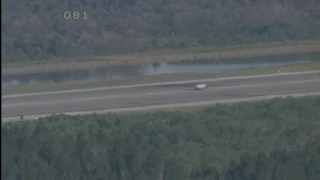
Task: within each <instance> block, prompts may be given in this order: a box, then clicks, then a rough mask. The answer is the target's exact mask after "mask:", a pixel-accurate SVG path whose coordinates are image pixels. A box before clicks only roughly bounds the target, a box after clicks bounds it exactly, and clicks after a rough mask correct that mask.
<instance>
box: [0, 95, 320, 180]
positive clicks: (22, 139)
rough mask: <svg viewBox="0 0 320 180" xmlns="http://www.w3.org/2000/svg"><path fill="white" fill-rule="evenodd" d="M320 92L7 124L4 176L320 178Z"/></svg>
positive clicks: (15, 179)
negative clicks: (311, 94)
mask: <svg viewBox="0 0 320 180" xmlns="http://www.w3.org/2000/svg"><path fill="white" fill-rule="evenodd" d="M319 109H320V97H319V96H314V97H306V98H300V99H295V98H289V97H288V98H277V99H273V100H268V101H257V102H247V103H237V104H233V105H227V104H216V105H215V106H212V107H208V108H203V109H198V110H179V111H156V112H140V113H128V114H127V113H125V114H107V115H97V114H92V115H85V116H67V115H55V116H52V117H47V118H43V119H40V120H38V121H25V122H16V123H6V124H3V125H2V128H1V131H2V135H1V138H2V141H1V145H2V148H1V150H2V151H1V157H2V159H1V165H2V169H1V170H2V173H1V177H2V179H4V180H43V179H46V180H70V179H79V180H93V179H94V180H102V179H103V180H104V179H108V180H121V179H123V180H150V179H154V180H176V179H179V180H180V179H181V180H182V179H183V180H189V179H190V180H200V179H201V180H202V179H205V180H209V179H210V180H215V179H216V180H218V179H219V180H243V179H246V180H256V179H259V180H271V179H272V180H287V179H290V180H302V179H304V180H318V179H320V131H319V128H320V111H319Z"/></svg>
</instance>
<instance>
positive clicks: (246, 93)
mask: <svg viewBox="0 0 320 180" xmlns="http://www.w3.org/2000/svg"><path fill="white" fill-rule="evenodd" d="M202 82H205V83H207V84H208V88H207V89H205V90H202V91H195V90H194V89H193V87H194V85H196V84H197V83H202ZM299 93H300V94H301V93H320V72H313V73H298V74H292V73H290V74H277V75H271V76H252V77H242V78H222V79H213V80H197V81H185V82H176V83H161V84H153V85H140V86H128V87H119V88H118V87H115V88H100V89H93V90H79V91H66V92H55V93H39V94H28V95H12V96H2V121H4V120H6V119H7V120H9V119H12V118H19V116H20V115H24V116H28V115H44V114H53V113H69V112H81V111H99V110H112V109H124V108H125V109H130V108H137V107H139V108H142V109H143V108H147V107H151V106H159V105H160V106H166V105H170V104H186V103H189V104H190V103H195V102H215V101H219V100H232V99H241V98H254V97H262V96H271V95H272V96H281V95H286V94H299Z"/></svg>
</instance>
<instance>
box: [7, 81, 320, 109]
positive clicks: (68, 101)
mask: <svg viewBox="0 0 320 180" xmlns="http://www.w3.org/2000/svg"><path fill="white" fill-rule="evenodd" d="M318 81H320V79H313V80H297V81H288V82H277V83H269V84H263V82H262V83H259V84H248V85H237V86H223V87H208V88H207V89H204V90H202V91H210V92H215V91H220V90H228V89H234V88H239V87H243V88H248V87H261V88H263V87H266V86H270V85H281V86H283V85H288V84H299V83H308V82H318ZM319 83H320V82H319ZM192 91H194V92H195V93H201V91H200V92H199V91H195V90H192ZM182 93H190V90H189V91H188V90H186V89H179V90H172V91H166V92H163V91H162V92H148V93H143V94H141V93H140V94H134V95H132V94H131V95H109V96H108V95H107V96H102V97H101V96H99V97H89V98H79V99H70V100H65V99H62V100H54V101H48V102H43V101H41V102H40V101H37V102H23V103H12V104H7V105H2V107H14V106H30V105H52V104H62V103H72V102H79V103H82V102H83V101H93V100H107V99H125V98H133V97H135V98H138V97H145V96H159V95H168V94H182Z"/></svg>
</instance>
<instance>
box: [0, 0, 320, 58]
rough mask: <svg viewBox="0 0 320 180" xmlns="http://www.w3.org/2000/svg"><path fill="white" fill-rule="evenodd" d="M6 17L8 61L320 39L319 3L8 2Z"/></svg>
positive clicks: (303, 0) (4, 39) (183, 0)
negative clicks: (74, 14)
mask: <svg viewBox="0 0 320 180" xmlns="http://www.w3.org/2000/svg"><path fill="white" fill-rule="evenodd" d="M66 11H68V12H71V13H72V12H74V11H78V12H79V13H80V16H79V18H78V19H74V18H72V17H73V16H72V15H71V18H69V19H66V18H65V17H67V18H68V14H65V13H64V12H66ZM84 12H86V15H85V16H86V17H87V18H86V19H84ZM1 15H2V28H1V33H2V40H1V41H2V42H1V43H2V62H3V63H8V62H22V61H23V62H26V61H39V60H43V61H48V60H52V59H61V58H74V57H81V56H92V55H110V54H119V53H134V52H145V51H154V50H161V49H181V48H188V47H201V46H223V45H231V44H232V45H234V44H248V43H255V42H260V43H261V42H266V41H285V40H302V39H303V40H305V39H312V38H319V37H320V31H319V29H320V1H318V0H267V1H266V0H175V1H171V0H152V1H149V0H94V1H92V0H80V1H79V0H59V1H57V0H46V1H40V0H34V1H25V0H3V1H2V14H1ZM64 15H65V17H64ZM75 18H77V17H76V16H75Z"/></svg>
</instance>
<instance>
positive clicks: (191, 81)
mask: <svg viewBox="0 0 320 180" xmlns="http://www.w3.org/2000/svg"><path fill="white" fill-rule="evenodd" d="M315 73H320V70H316V71H305V72H288V73H275V74H265V75H253V76H236V77H224V78H209V79H195V80H185V81H175V82H164V83H151V84H138V85H125V86H116V87H101V88H90V89H78V90H67V91H52V92H41V93H27V94H14V95H4V96H2V98H14V97H23V96H38V95H46V94H62V93H73V92H90V91H99V90H108V89H124V88H134V87H147V86H157V85H171V84H184V83H196V82H199V81H207V82H214V81H223V80H233V79H250V78H259V77H274V76H289V75H300V74H301V75H302V74H315Z"/></svg>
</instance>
